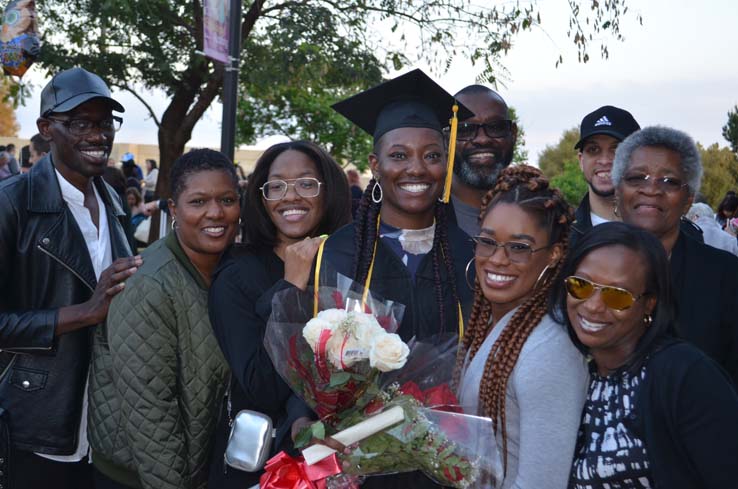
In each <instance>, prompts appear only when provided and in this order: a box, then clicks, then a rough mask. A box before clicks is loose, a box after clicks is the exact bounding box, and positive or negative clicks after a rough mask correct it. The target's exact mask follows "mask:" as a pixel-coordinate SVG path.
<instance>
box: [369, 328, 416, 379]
mask: <svg viewBox="0 0 738 489" xmlns="http://www.w3.org/2000/svg"><path fill="white" fill-rule="evenodd" d="M409 354H410V348H408V346H407V345H406V344H405V343H404V342H403V341H402V340H401V339H400V336H399V335H396V334H391V333H387V334H385V335H377V336H375V337H374V342H373V343H372V349H371V351H370V352H369V365H371V366H372V367H374V368H376V369H378V370H380V371H381V372H390V371H392V370H397V369H400V368H402V367H404V366H405V362H407V356H408V355H409Z"/></svg>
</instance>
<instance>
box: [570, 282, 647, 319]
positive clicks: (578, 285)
mask: <svg viewBox="0 0 738 489" xmlns="http://www.w3.org/2000/svg"><path fill="white" fill-rule="evenodd" d="M564 285H565V286H566V292H567V293H568V294H569V296H571V297H572V298H573V299H576V300H578V301H585V300H587V299H589V298H590V297H592V296H593V295H594V293H595V291H596V290H599V291H600V298H601V299H602V302H603V303H604V304H605V305H606V306H607V307H609V308H610V309H615V310H616V311H624V310H626V309H630V308H631V307H633V304H635V303H636V302H637V301H638V300H639V299H641V298H642V297H644V296H646V295H647V294H646V293H643V294H641V295H639V296H635V295H633V293H632V292H631V291H629V290H627V289H623V288H622V287H613V286H610V285H600V284H598V283H595V282H592V281H591V280H587V279H586V278H582V277H577V276H576V275H572V276H570V277H566V278H565V279H564Z"/></svg>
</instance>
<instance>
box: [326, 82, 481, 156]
mask: <svg viewBox="0 0 738 489" xmlns="http://www.w3.org/2000/svg"><path fill="white" fill-rule="evenodd" d="M454 103H456V105H457V106H458V108H459V111H458V119H459V120H464V119H468V118H470V117H473V116H474V113H473V112H472V111H471V110H469V109H468V108H466V107H464V106H463V105H462V104H460V103H458V102H456V100H455V99H454V97H453V95H451V94H449V93H448V92H446V90H444V89H443V88H441V86H440V85H438V84H437V83H436V82H434V81H433V80H432V79H431V78H430V77H429V76H428V75H426V74H425V73H423V72H422V71H421V70H419V69H415V70H413V71H410V72H409V73H406V74H404V75H401V76H398V77H397V78H393V79H392V80H389V81H387V82H384V83H382V84H380V85H377V86H376V87H372V88H370V89H369V90H366V91H364V92H361V93H358V94H356V95H354V96H353V97H350V98H348V99H346V100H343V101H341V102H338V103H336V104H334V105H332V107H333V109H334V110H335V111H336V112H338V113H339V114H341V115H343V116H344V117H346V118H347V119H348V120H350V121H351V122H353V123H354V124H356V125H357V126H359V127H360V128H361V129H363V130H364V131H366V132H367V133H369V134H370V135H371V136H373V137H374V141H375V142H376V141H377V140H378V139H379V138H381V137H382V135H384V134H386V133H387V132H389V131H391V130H393V129H399V128H401V127H425V128H429V129H434V130H436V131H438V132H442V130H443V128H444V127H446V126H448V125H449V120H450V119H451V117H452V116H453V111H452V107H453V105H454Z"/></svg>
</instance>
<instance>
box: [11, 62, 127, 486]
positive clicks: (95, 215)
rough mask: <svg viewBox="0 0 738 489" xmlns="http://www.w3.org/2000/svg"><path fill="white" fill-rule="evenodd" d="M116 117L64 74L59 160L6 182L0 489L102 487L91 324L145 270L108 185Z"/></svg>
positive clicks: (54, 124) (82, 82) (47, 133)
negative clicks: (95, 482) (92, 458)
mask: <svg viewBox="0 0 738 489" xmlns="http://www.w3.org/2000/svg"><path fill="white" fill-rule="evenodd" d="M114 110H115V111H117V112H123V110H124V109H123V106H121V105H120V104H119V103H118V102H117V101H116V100H114V99H113V98H112V97H111V95H110V90H109V89H108V87H107V85H106V84H105V82H103V80H102V79H101V78H100V77H98V76H97V75H94V74H92V73H90V72H88V71H85V70H83V69H82V68H73V69H70V70H67V71H63V72H61V73H59V74H57V75H56V76H54V78H52V80H51V81H50V82H49V83H48V84H47V85H46V87H44V89H43V91H42V92H41V111H40V117H39V118H38V120H37V121H36V125H37V127H38V130H39V133H40V135H41V137H43V138H44V139H45V140H46V141H48V142H49V143H50V147H51V151H50V153H48V154H47V155H45V156H44V157H43V158H41V159H40V160H39V161H38V162H37V163H36V164H35V165H34V166H33V167H32V168H31V171H30V172H29V173H27V174H24V175H21V176H19V177H16V178H13V179H10V180H8V181H5V182H2V183H1V184H0V270H2V273H1V274H0V408H1V409H0V435H2V436H1V438H2V439H0V487H13V488H23V489H36V488H48V487H54V488H55V489H67V488H68V489H72V488H74V489H79V488H88V487H92V471H91V465H90V464H89V463H87V454H88V451H89V445H88V444H87V431H86V430H87V412H86V411H87V399H86V391H87V379H88V372H89V364H90V354H91V352H90V343H91V341H90V339H91V335H92V333H93V330H92V329H91V328H89V326H94V325H98V324H101V323H103V322H104V320H105V317H106V315H107V312H108V305H109V304H110V301H111V299H112V298H113V297H114V296H115V295H116V294H117V293H118V292H120V291H121V290H122V289H123V286H124V280H125V279H126V278H128V277H129V276H131V275H132V274H133V273H134V272H135V271H136V269H137V267H138V266H139V265H141V258H140V257H131V256H130V255H131V252H130V248H129V246H128V242H127V240H126V235H125V232H124V228H123V219H124V218H125V214H124V212H123V210H122V208H121V204H120V201H119V198H118V196H117V195H116V193H115V191H114V190H113V189H112V188H111V187H109V186H108V185H107V184H106V183H105V182H104V181H103V180H102V178H101V176H102V174H103V170H104V169H105V166H106V164H107V160H108V156H109V155H110V151H111V149H112V145H113V139H114V137H115V131H116V130H117V128H119V127H120V123H121V122H122V120H121V119H120V118H119V117H116V116H113V111H114ZM101 327H102V326H101ZM8 429H9V430H8ZM8 474H10V475H8Z"/></svg>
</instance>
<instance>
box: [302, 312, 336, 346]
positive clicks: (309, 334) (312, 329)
mask: <svg viewBox="0 0 738 489" xmlns="http://www.w3.org/2000/svg"><path fill="white" fill-rule="evenodd" d="M335 328H336V325H335V324H331V323H329V322H328V321H324V320H323V319H321V318H319V317H318V318H313V319H311V320H310V321H308V322H307V324H306V325H305V327H304V328H302V336H303V337H304V338H305V340H306V341H307V342H308V345H310V348H312V349H313V351H315V350H316V349H317V348H318V340H319V339H320V334H321V333H322V332H323V330H328V331H331V332H333V331H334V330H335Z"/></svg>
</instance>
